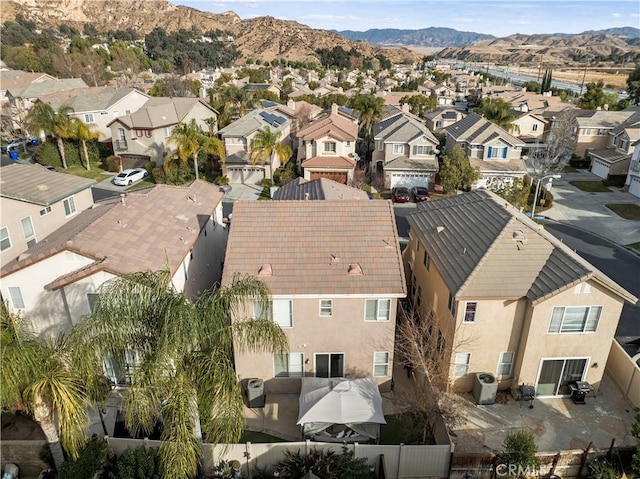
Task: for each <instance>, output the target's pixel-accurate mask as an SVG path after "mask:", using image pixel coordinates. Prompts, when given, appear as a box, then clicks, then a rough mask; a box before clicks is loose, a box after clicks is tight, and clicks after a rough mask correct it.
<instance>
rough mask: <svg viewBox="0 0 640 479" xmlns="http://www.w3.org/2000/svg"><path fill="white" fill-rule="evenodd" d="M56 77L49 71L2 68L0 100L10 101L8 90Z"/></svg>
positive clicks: (0, 73)
mask: <svg viewBox="0 0 640 479" xmlns="http://www.w3.org/2000/svg"><path fill="white" fill-rule="evenodd" d="M55 79H56V77H53V76H51V75H49V74H48V73H41V72H25V71H22V70H0V100H1V101H2V103H4V102H6V101H9V98H8V97H7V90H9V89H19V88H24V87H26V86H27V85H30V84H31V83H38V82H43V81H47V80H55Z"/></svg>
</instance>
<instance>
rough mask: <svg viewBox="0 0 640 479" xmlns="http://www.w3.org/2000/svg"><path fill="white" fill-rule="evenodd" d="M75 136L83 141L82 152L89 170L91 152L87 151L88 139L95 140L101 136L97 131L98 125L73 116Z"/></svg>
mask: <svg viewBox="0 0 640 479" xmlns="http://www.w3.org/2000/svg"><path fill="white" fill-rule="evenodd" d="M71 121H72V129H73V137H74V138H76V139H77V140H80V143H82V154H83V156H84V161H85V165H86V168H87V171H89V170H90V169H91V162H90V161H89V152H88V151H87V140H94V139H96V138H98V137H99V136H100V133H98V131H96V125H94V124H92V123H85V122H83V121H82V120H80V119H79V118H72V119H71Z"/></svg>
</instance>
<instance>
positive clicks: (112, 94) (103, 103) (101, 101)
mask: <svg viewBox="0 0 640 479" xmlns="http://www.w3.org/2000/svg"><path fill="white" fill-rule="evenodd" d="M133 91H136V89H135V88H114V87H105V88H103V89H102V91H100V92H99V93H95V94H91V95H77V96H74V97H73V98H70V99H69V100H66V101H64V102H63V104H64V105H68V106H71V107H72V108H73V111H74V112H83V111H101V110H106V109H108V108H109V107H111V106H112V105H114V104H116V103H117V102H118V101H120V100H122V99H123V98H124V97H126V96H127V95H128V94H129V93H131V92H133ZM52 106H54V108H55V107H56V106H55V105H52Z"/></svg>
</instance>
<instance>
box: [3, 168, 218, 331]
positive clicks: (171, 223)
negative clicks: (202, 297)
mask: <svg viewBox="0 0 640 479" xmlns="http://www.w3.org/2000/svg"><path fill="white" fill-rule="evenodd" d="M55 174H56V175H60V176H66V175H63V174H62V173H55ZM222 198H223V194H222V193H221V192H220V191H219V188H218V187H216V186H215V185H212V184H211V183H207V182H205V181H200V180H196V181H194V182H192V183H191V184H189V185H188V186H184V187H178V186H170V185H157V186H155V187H152V188H149V189H144V190H139V191H136V192H134V193H128V194H127V195H126V196H125V195H121V198H110V199H107V200H103V201H100V202H97V203H95V205H94V206H93V207H92V208H89V209H87V210H85V211H83V212H79V213H78V214H77V215H75V216H74V217H73V219H71V220H70V221H69V222H67V223H66V224H65V225H64V226H63V227H61V228H58V229H57V230H56V231H54V232H53V233H51V234H50V235H49V236H47V237H46V238H43V239H42V240H40V241H39V242H38V243H37V244H36V245H35V246H33V247H32V248H30V249H29V250H28V251H27V254H24V255H21V256H20V257H19V258H18V259H16V260H14V261H12V262H10V263H8V264H6V265H4V266H3V267H2V270H0V278H1V279H0V290H1V292H2V297H3V298H5V299H7V300H8V307H9V309H10V310H11V311H13V312H20V313H24V315H25V316H26V317H28V318H29V319H30V320H31V321H32V323H33V326H34V329H35V330H36V332H38V333H40V334H49V335H55V334H57V333H59V332H62V331H65V330H66V329H68V328H69V327H70V326H71V325H73V324H76V323H77V322H78V321H79V320H80V318H82V316H84V315H87V314H89V313H90V311H91V307H92V304H93V303H94V301H95V299H96V295H97V294H99V288H100V286H101V285H102V284H104V283H105V282H106V281H108V280H110V279H112V278H114V277H117V276H121V275H124V274H128V273H134V272H143V271H159V270H163V269H165V268H166V269H168V270H169V273H170V275H171V281H172V284H173V286H174V287H175V288H176V290H177V291H181V292H184V293H185V295H187V296H188V297H195V296H197V295H199V294H201V293H202V292H204V291H205V290H206V289H208V288H210V287H212V286H213V285H214V284H215V283H216V282H217V281H219V280H220V279H221V276H222V266H221V265H222V260H223V259H224V249H225V245H226V237H227V230H226V229H225V227H224V225H223V223H222Z"/></svg>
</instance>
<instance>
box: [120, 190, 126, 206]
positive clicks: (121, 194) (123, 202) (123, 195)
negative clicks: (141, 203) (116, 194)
mask: <svg viewBox="0 0 640 479" xmlns="http://www.w3.org/2000/svg"><path fill="white" fill-rule="evenodd" d="M124 197H125V194H124V193H120V203H122V205H123V206H127V203H126V202H125V201H124Z"/></svg>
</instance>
